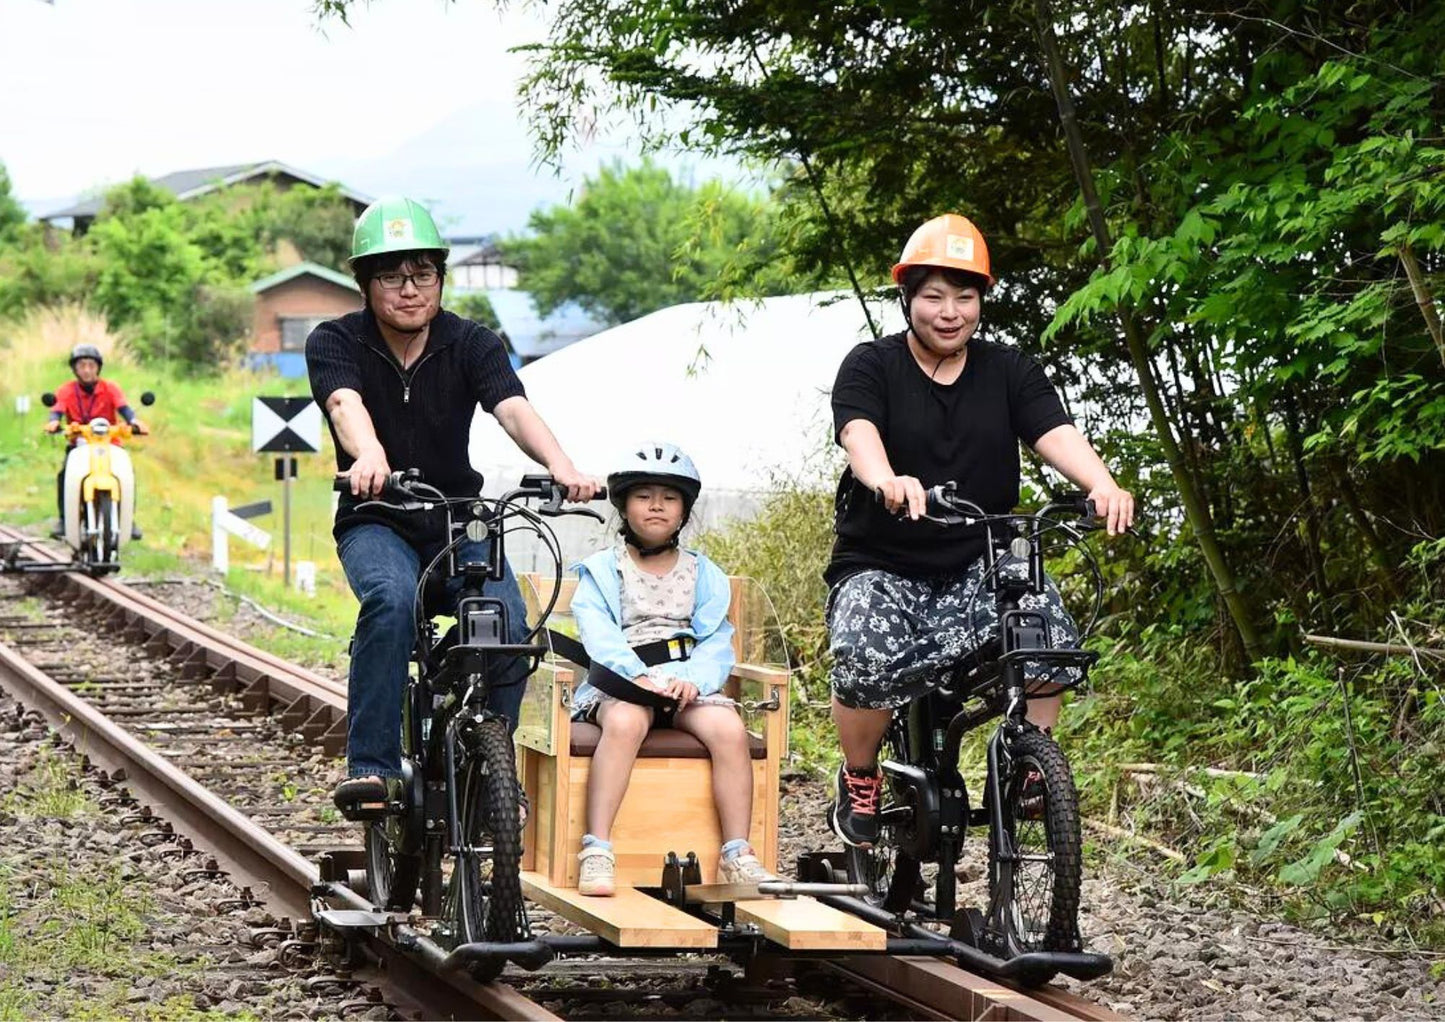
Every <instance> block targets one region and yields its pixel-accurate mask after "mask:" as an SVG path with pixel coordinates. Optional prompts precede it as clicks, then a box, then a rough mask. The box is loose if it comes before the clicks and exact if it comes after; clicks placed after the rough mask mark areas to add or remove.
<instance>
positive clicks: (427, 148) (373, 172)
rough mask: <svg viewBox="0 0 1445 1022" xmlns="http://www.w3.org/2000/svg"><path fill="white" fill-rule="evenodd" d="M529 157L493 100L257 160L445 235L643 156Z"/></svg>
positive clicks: (501, 230) (599, 152)
mask: <svg viewBox="0 0 1445 1022" xmlns="http://www.w3.org/2000/svg"><path fill="white" fill-rule="evenodd" d="M262 148H263V149H265V147H264V146H263V147H262ZM532 153H533V145H532V140H531V138H530V137H528V135H527V131H526V128H525V126H524V124H523V123H522V120H521V115H520V113H519V112H518V111H517V109H516V107H515V106H514V104H513V103H512V102H511V101H510V99H506V100H503V99H496V100H486V101H482V102H478V103H474V104H472V105H470V106H467V107H465V108H463V109H461V110H458V111H456V112H455V113H453V114H451V115H449V116H447V117H445V118H444V119H443V120H441V121H440V122H438V123H437V124H435V125H433V126H432V127H430V128H428V129H426V130H424V131H422V132H421V133H420V134H417V135H414V136H412V137H410V138H407V139H405V140H403V141H401V142H399V143H398V144H397V145H396V146H395V147H394V148H393V149H392V150H391V151H390V152H388V153H386V154H385V155H382V156H376V157H364V158H356V157H348V156H345V155H338V156H336V157H325V156H323V157H319V158H304V157H303V158H293V157H292V156H291V155H290V154H287V153H274V152H271V151H270V150H269V149H266V151H264V152H258V153H257V154H256V155H255V158H256V159H270V158H275V159H280V160H282V161H283V162H286V163H289V164H291V165H293V166H295V167H298V168H300V169H302V170H305V171H308V172H310V173H313V174H317V175H320V176H322V177H326V178H330V179H334V180H337V181H340V182H342V183H343V184H345V185H347V186H348V187H350V188H354V189H355V190H356V191H358V192H362V193H364V194H367V195H374V196H382V195H389V194H397V193H400V194H404V195H411V196H414V197H416V198H418V199H421V200H423V201H425V202H427V203H428V205H430V206H432V211H433V212H434V213H435V214H436V215H437V218H438V221H439V222H440V224H441V227H442V231H443V232H444V233H446V234H451V235H475V234H508V233H511V232H513V231H521V230H523V229H524V228H525V227H526V226H527V217H528V215H529V214H530V213H531V212H532V210H534V209H536V208H537V207H538V206H548V205H552V204H555V203H565V202H567V201H569V200H570V199H571V197H572V195H573V193H574V192H575V191H576V189H578V188H580V187H581V185H582V181H583V179H584V178H585V177H586V176H587V175H588V174H591V173H594V172H595V171H596V169H597V167H598V166H599V165H601V164H602V163H605V162H607V161H608V160H613V159H621V160H622V161H624V162H626V163H631V162H635V161H638V160H640V159H641V155H640V153H639V150H638V148H637V146H636V143H635V141H634V140H632V139H631V138H630V137H622V138H614V139H612V140H608V141H602V142H598V143H595V144H592V145H590V146H589V147H588V148H587V149H585V150H584V151H582V152H580V153H574V154H571V155H570V156H569V157H568V159H567V160H566V162H565V165H564V167H563V169H562V172H561V174H557V173H555V172H554V171H553V170H552V169H551V168H544V167H538V166H536V165H535V162H534V160H533V156H532ZM654 160H655V161H656V162H657V163H659V164H661V165H662V166H665V167H668V168H669V169H671V170H672V171H673V172H674V173H678V174H684V175H686V176H687V177H689V178H691V179H692V180H694V181H699V182H700V181H705V180H707V179H709V178H714V177H720V178H724V179H728V180H736V181H750V180H751V179H750V178H749V176H748V174H747V173H746V172H745V171H744V170H743V169H742V167H741V166H740V165H738V164H737V163H733V162H730V161H720V160H704V159H701V158H699V157H695V156H679V155H671V154H659V155H657V156H655V157H654ZM199 165H204V164H198V166H199ZM181 169H184V168H179V167H157V168H154V171H155V173H157V174H165V173H170V172H172V171H175V170H181ZM76 198H77V196H62V197H60V198H55V199H24V198H22V199H21V200H20V201H21V203H22V204H23V205H24V206H25V207H26V209H28V210H29V211H30V213H31V214H32V215H38V214H44V213H48V212H51V211H53V210H57V209H63V208H65V207H66V206H68V205H70V204H71V203H72V202H73V201H74V200H75V199H76Z"/></svg>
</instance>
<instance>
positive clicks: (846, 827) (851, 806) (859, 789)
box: [828, 765, 883, 848]
mask: <svg viewBox="0 0 1445 1022" xmlns="http://www.w3.org/2000/svg"><path fill="white" fill-rule="evenodd" d="M882 792H883V775H882V774H880V773H879V772H878V768H877V767H876V766H875V767H869V768H867V769H866V770H862V771H857V770H853V769H851V768H850V767H848V766H846V765H841V766H839V767H838V780H837V796H838V797H837V799H836V800H835V801H834V802H833V805H832V806H831V807H829V812H828V824H829V826H831V827H832V828H833V833H835V834H837V835H838V836H839V837H840V838H842V839H843V841H844V842H845V843H847V844H850V845H853V846H854V847H856V848H872V847H873V845H874V843H876V842H877V840H878V801H879V798H880V796H881V795H882Z"/></svg>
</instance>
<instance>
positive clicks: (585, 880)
mask: <svg viewBox="0 0 1445 1022" xmlns="http://www.w3.org/2000/svg"><path fill="white" fill-rule="evenodd" d="M577 861H578V862H580V863H581V864H582V871H581V875H580V876H579V877H578V878H577V893H578V894H590V895H592V896H593V897H596V898H610V897H612V895H614V894H616V893H617V884H616V879H617V857H616V856H614V855H613V854H612V853H611V852H609V851H608V850H607V849H605V848H598V847H596V846H595V845H594V846H593V847H591V848H584V849H582V851H581V852H579V853H578V854H577Z"/></svg>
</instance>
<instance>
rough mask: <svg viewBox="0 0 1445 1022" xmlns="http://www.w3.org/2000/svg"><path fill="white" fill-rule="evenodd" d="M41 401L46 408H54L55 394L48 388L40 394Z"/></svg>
mask: <svg viewBox="0 0 1445 1022" xmlns="http://www.w3.org/2000/svg"><path fill="white" fill-rule="evenodd" d="M40 403H41V404H43V405H44V406H45V407H46V408H54V407H55V395H54V394H52V393H50V391H48V390H47V391H46V392H45V393H44V394H41V395H40Z"/></svg>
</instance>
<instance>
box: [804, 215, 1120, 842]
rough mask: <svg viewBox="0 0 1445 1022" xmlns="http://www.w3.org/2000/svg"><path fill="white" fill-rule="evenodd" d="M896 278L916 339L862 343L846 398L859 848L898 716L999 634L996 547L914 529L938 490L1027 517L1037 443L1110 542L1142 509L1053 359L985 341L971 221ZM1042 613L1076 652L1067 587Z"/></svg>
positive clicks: (934, 229)
mask: <svg viewBox="0 0 1445 1022" xmlns="http://www.w3.org/2000/svg"><path fill="white" fill-rule="evenodd" d="M893 280H894V282H895V283H896V284H898V287H899V297H900V300H901V301H902V303H903V313H904V318H905V319H906V321H907V323H908V329H907V330H905V331H904V332H902V333H898V334H893V335H891V336H888V337H883V338H880V339H879V340H877V341H870V342H867V343H864V344H860V345H858V346H857V347H856V348H854V349H853V350H852V351H851V352H849V354H848V356H847V357H846V358H845V359H844V360H843V364H842V365H841V366H840V367H839V369H838V377H837V380H836V381H835V383H834V385H833V422H834V428H835V430H836V438H837V441H838V443H839V444H840V445H841V446H842V447H843V449H844V450H845V451H846V452H847V454H848V467H847V469H846V470H845V471H844V472H843V477H842V479H841V480H840V481H839V484H838V494H837V499H836V518H835V532H836V538H835V541H834V546H833V555H832V559H831V561H830V563H829V565H828V569H827V571H826V573H825V578H826V579H827V582H828V585H829V586H830V588H831V592H830V594H829V599H828V632H829V645H830V649H831V651H832V653H833V669H832V677H831V681H832V689H833V720H834V722H835V723H836V725H837V727H838V737H839V742H840V744H841V745H842V749H843V758H844V763H843V765H842V766H840V767H839V771H838V782H837V783H838V798H837V801H836V803H835V805H834V807H833V810H832V811H831V813H830V823H831V824H832V827H833V829H834V830H835V831H836V832H837V833H838V835H839V837H841V838H842V839H843V840H844V841H846V842H848V843H849V844H853V845H856V846H860V847H869V846H871V845H872V843H873V842H874V841H875V840H876V839H877V836H878V817H877V812H878V804H879V792H880V786H881V777H880V775H879V773H878V767H877V756H878V747H879V744H880V743H881V741H882V739H883V734H884V732H885V731H886V730H887V727H888V722H889V719H890V718H891V716H892V713H893V709H894V708H895V707H898V706H902V705H904V704H905V703H907V702H909V701H911V700H912V699H914V698H916V697H917V696H918V695H920V694H922V693H923V692H925V691H927V690H929V689H930V688H933V687H936V686H937V685H938V683H939V682H940V681H941V680H942V677H941V672H940V671H939V670H938V668H940V667H942V666H946V665H947V664H950V663H953V662H955V661H956V660H957V658H958V657H959V656H960V655H962V654H963V653H965V652H967V651H968V650H970V649H972V648H974V647H976V645H977V640H976V638H975V636H976V635H977V634H978V632H979V631H981V630H984V629H985V628H987V627H988V626H990V625H991V624H992V620H991V617H990V616H989V615H991V614H992V612H993V611H992V601H990V600H987V599H980V600H976V601H971V596H972V594H973V593H974V592H975V591H976V590H977V589H978V587H979V586H980V585H981V584H982V582H983V562H982V557H981V555H982V553H983V539H982V537H981V536H978V535H975V534H974V532H975V530H968V529H956V530H948V531H946V532H940V531H938V530H926V529H921V528H919V527H917V526H916V525H913V524H911V523H910V522H908V521H903V520H902V519H903V518H908V519H915V520H916V519H917V518H918V517H919V516H920V515H922V514H923V513H924V511H925V506H926V496H925V491H926V489H927V488H928V487H929V486H933V485H936V484H939V483H944V482H949V481H955V482H957V483H958V492H959V496H961V497H966V498H967V499H969V500H971V501H974V502H975V503H977V504H978V505H979V506H981V507H982V508H983V509H984V510H985V511H988V512H990V513H1006V512H1009V511H1012V510H1013V508H1014V505H1015V504H1017V503H1018V499H1019V442H1020V441H1022V442H1023V443H1026V444H1028V445H1029V446H1030V447H1032V448H1033V449H1034V450H1035V451H1036V452H1038V454H1039V455H1041V456H1042V457H1043V458H1044V460H1045V461H1047V462H1048V463H1049V464H1050V465H1052V466H1053V467H1054V468H1056V469H1058V470H1059V471H1060V472H1062V473H1063V474H1064V475H1065V476H1067V477H1068V478H1069V479H1070V480H1072V481H1073V482H1074V484H1075V485H1077V486H1078V487H1079V488H1080V489H1082V490H1084V491H1086V492H1087V493H1088V495H1089V497H1090V498H1092V499H1093V501H1094V504H1095V507H1096V508H1097V509H1098V512H1099V515H1100V516H1101V517H1102V518H1104V519H1105V523H1106V527H1107V529H1108V532H1109V534H1110V535H1113V534H1115V533H1119V532H1122V531H1124V529H1126V528H1127V527H1128V526H1129V525H1130V524H1131V523H1132V522H1133V516H1134V498H1133V496H1132V495H1131V494H1130V493H1129V492H1128V491H1126V490H1123V489H1121V488H1120V487H1119V485H1118V484H1117V483H1115V482H1114V478H1113V476H1112V475H1111V474H1110V473H1109V470H1108V468H1106V467H1105V465H1104V463H1103V462H1102V461H1101V460H1100V459H1099V456H1098V454H1097V453H1095V451H1094V448H1093V446H1092V445H1090V443H1089V441H1088V440H1086V439H1085V438H1084V437H1083V435H1082V434H1080V433H1079V431H1078V430H1077V429H1075V428H1074V425H1073V423H1072V421H1071V420H1070V418H1069V416H1068V413H1067V412H1065V410H1064V407H1063V403H1062V402H1061V401H1060V400H1059V396H1058V394H1057V392H1056V391H1055V390H1054V388H1053V386H1052V384H1050V383H1049V380H1048V377H1047V376H1045V375H1044V371H1043V369H1042V368H1041V367H1040V366H1039V364H1038V363H1037V362H1036V361H1034V359H1032V358H1030V357H1029V356H1028V355H1026V354H1024V353H1023V352H1021V351H1019V350H1018V349H1017V348H1013V347H1011V346H1008V345H1004V344H1000V343H997V342H994V341H985V340H982V339H980V338H979V337H978V331H979V324H980V322H981V321H982V318H983V305H984V296H985V295H986V294H987V293H988V290H989V288H990V287H992V286H993V284H994V276H993V272H992V269H991V267H990V265H989V257H988V245H987V243H986V242H985V241H984V237H983V235H982V234H981V233H980V232H979V230H978V228H977V227H975V226H974V225H973V223H972V222H971V221H969V220H968V219H967V218H966V217H963V216H959V215H958V214H956V213H946V214H944V215H943V216H939V217H935V218H934V219H932V220H929V221H928V222H927V223H925V224H923V225H922V226H921V227H919V228H918V229H917V230H916V231H914V232H913V235H912V237H910V238H909V239H908V243H907V244H906V245H904V247H903V254H902V256H901V257H900V258H899V260H898V263H897V264H896V265H895V266H894V267H893ZM970 607H972V610H971V611H970V609H969V608H970ZM1032 609H1036V610H1038V611H1040V612H1042V613H1043V614H1044V615H1045V616H1046V617H1047V619H1048V621H1049V624H1050V628H1051V631H1052V633H1053V644H1054V645H1058V646H1064V645H1069V644H1071V643H1072V642H1073V641H1075V640H1076V638H1077V629H1076V628H1075V626H1074V623H1073V621H1072V619H1070V617H1069V615H1068V612H1067V611H1066V610H1065V609H1064V606H1063V603H1062V601H1061V600H1060V599H1059V597H1058V594H1057V592H1056V591H1054V590H1052V588H1051V589H1050V591H1049V592H1048V593H1046V594H1045V595H1044V596H1042V597H1040V598H1038V606H1036V607H1034V608H1032ZM1058 713H1059V699H1058V698H1057V697H1056V698H1053V699H1035V700H1032V701H1031V702H1030V707H1029V719H1030V720H1032V721H1033V722H1034V723H1035V724H1037V725H1038V726H1040V727H1044V728H1049V727H1052V726H1053V724H1054V723H1055V721H1056V720H1057V719H1058Z"/></svg>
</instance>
